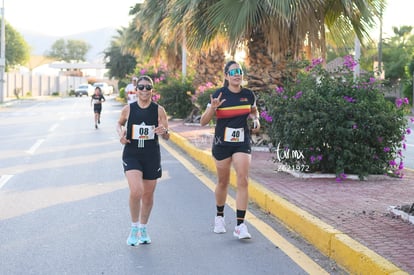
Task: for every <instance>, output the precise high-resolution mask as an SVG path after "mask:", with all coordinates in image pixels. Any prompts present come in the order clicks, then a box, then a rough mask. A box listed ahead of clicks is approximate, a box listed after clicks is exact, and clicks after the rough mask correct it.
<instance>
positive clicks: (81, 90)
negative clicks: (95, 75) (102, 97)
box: [75, 84, 95, 97]
mask: <svg viewBox="0 0 414 275" xmlns="http://www.w3.org/2000/svg"><path fill="white" fill-rule="evenodd" d="M94 91H95V88H94V87H93V86H92V85H91V84H81V85H79V87H78V88H76V89H75V96H76V97H78V96H83V95H86V96H91V95H93V93H94Z"/></svg>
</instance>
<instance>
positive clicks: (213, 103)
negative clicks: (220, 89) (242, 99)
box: [210, 93, 226, 110]
mask: <svg viewBox="0 0 414 275" xmlns="http://www.w3.org/2000/svg"><path fill="white" fill-rule="evenodd" d="M221 95H222V93H220V94H219V95H218V97H216V98H213V95H210V107H211V108H212V109H214V110H217V108H218V107H220V106H221V104H223V102H224V101H226V99H223V100H221Z"/></svg>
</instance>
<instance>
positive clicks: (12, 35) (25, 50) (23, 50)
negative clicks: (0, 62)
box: [5, 22, 30, 72]
mask: <svg viewBox="0 0 414 275" xmlns="http://www.w3.org/2000/svg"><path fill="white" fill-rule="evenodd" d="M5 29H6V33H5V36H6V54H5V55H6V72H7V71H8V70H9V68H12V67H14V66H15V65H24V64H25V63H26V62H27V61H28V60H29V56H30V47H29V45H28V44H27V42H26V41H25V40H24V38H23V36H22V35H21V34H20V33H18V32H17V31H16V30H15V29H14V28H13V27H12V26H10V25H9V24H8V23H7V22H6V25H5Z"/></svg>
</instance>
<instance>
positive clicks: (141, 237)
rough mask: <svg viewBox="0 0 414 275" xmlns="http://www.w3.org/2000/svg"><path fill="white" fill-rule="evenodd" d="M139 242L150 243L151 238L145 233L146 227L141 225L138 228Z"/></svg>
mask: <svg viewBox="0 0 414 275" xmlns="http://www.w3.org/2000/svg"><path fill="white" fill-rule="evenodd" d="M139 243H140V244H150V243H151V238H150V237H149V235H148V233H147V228H146V227H141V228H140V229H139Z"/></svg>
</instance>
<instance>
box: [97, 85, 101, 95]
mask: <svg viewBox="0 0 414 275" xmlns="http://www.w3.org/2000/svg"><path fill="white" fill-rule="evenodd" d="M96 89H98V90H99V93H100V94H102V89H101V87H99V86H96V87H95V91H96Z"/></svg>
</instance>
